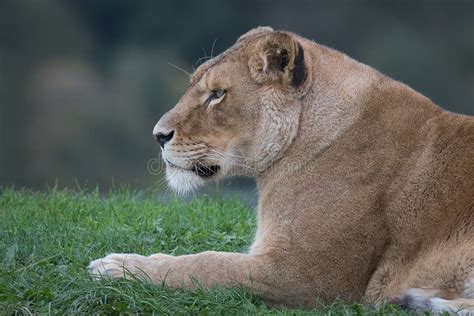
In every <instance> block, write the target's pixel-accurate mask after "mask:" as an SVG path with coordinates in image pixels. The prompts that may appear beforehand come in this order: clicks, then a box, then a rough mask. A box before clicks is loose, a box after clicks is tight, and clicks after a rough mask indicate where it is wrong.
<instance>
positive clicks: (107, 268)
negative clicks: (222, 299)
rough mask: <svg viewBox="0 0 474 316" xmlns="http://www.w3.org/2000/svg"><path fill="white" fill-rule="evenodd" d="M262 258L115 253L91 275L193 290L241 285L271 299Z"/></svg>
mask: <svg viewBox="0 0 474 316" xmlns="http://www.w3.org/2000/svg"><path fill="white" fill-rule="evenodd" d="M264 261H265V260H264V259H263V258H262V257H255V256H252V255H249V254H240V253H225V252H215V251H206V252H202V253H199V254H194V255H185V256H177V257H174V256H168V255H163V254H155V255H151V256H148V257H146V256H141V255H136V254H111V255H108V256H106V257H104V258H102V259H97V260H94V261H92V262H91V263H90V265H89V272H90V273H91V275H92V276H93V277H94V278H100V277H113V278H122V277H125V278H139V279H149V280H151V281H152V282H153V283H156V284H161V283H162V282H165V283H166V284H167V285H168V286H171V287H187V288H192V287H194V286H195V285H196V282H195V280H197V281H199V283H200V284H201V285H202V286H204V287H205V288H209V287H211V286H213V285H222V286H234V285H237V286H238V285H241V286H243V287H246V288H249V289H252V290H254V291H256V292H261V293H262V294H263V293H266V295H264V296H269V298H271V297H272V296H273V295H272V294H271V292H273V291H272V288H271V286H268V283H267V282H262V281H263V279H264V271H263V268H264V267H267V268H268V265H267V264H266V263H265V262H264Z"/></svg>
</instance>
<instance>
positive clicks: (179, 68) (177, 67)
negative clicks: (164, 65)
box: [168, 63, 192, 77]
mask: <svg viewBox="0 0 474 316" xmlns="http://www.w3.org/2000/svg"><path fill="white" fill-rule="evenodd" d="M168 65H170V66H171V67H174V68H176V69H178V70H181V71H182V72H183V73H185V74H186V75H188V76H189V77H191V76H192V75H191V73H189V72H187V71H186V70H184V69H183V68H181V67H179V66H177V65H175V64H173V63H168Z"/></svg>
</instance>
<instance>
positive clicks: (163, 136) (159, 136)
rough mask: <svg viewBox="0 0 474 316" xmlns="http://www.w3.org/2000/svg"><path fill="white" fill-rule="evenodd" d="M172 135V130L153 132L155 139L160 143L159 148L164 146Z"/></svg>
mask: <svg viewBox="0 0 474 316" xmlns="http://www.w3.org/2000/svg"><path fill="white" fill-rule="evenodd" d="M173 136H174V131H173V130H172V131H171V132H168V133H162V132H158V133H156V134H155V137H156V141H157V142H158V143H159V144H160V146H161V148H163V147H165V144H166V143H167V142H169V141H170V140H171V139H172V138H173Z"/></svg>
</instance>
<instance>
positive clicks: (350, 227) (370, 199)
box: [89, 27, 474, 313]
mask: <svg viewBox="0 0 474 316" xmlns="http://www.w3.org/2000/svg"><path fill="white" fill-rule="evenodd" d="M153 134H154V135H155V136H156V138H157V140H158V142H159V143H160V145H161V148H162V156H163V159H164V160H165V161H166V176H167V180H168V182H169V185H170V186H171V187H173V188H174V189H176V190H178V191H186V190H190V189H192V188H194V187H197V186H198V185H201V184H203V183H205V182H206V181H209V180H215V179H219V178H221V177H223V176H226V175H234V174H240V175H247V176H253V177H256V179H257V184H258V191H259V203H258V215H257V216H258V229H257V232H256V236H255V241H254V242H253V244H252V246H251V247H250V250H249V252H248V253H223V252H214V251H208V252H203V253H199V254H194V255H186V256H178V257H174V256H169V255H165V254H154V255H151V256H148V257H145V256H140V255H136V254H111V255H109V256H106V257H105V258H103V259H99V260H95V261H92V262H91V264H90V266H89V268H90V272H91V273H92V275H93V276H95V277H97V276H104V275H106V276H111V277H123V276H124V271H129V272H131V273H132V274H137V275H138V276H143V274H146V275H147V276H148V277H150V278H151V279H152V280H153V281H154V282H156V283H160V282H163V281H164V282H166V284H168V285H169V286H172V287H193V286H194V284H195V283H194V282H193V279H194V278H196V279H198V280H200V281H201V283H202V285H203V286H205V287H210V286H212V285H223V286H233V285H241V286H244V287H247V288H249V289H251V290H252V291H254V292H255V293H257V294H258V295H260V296H261V297H262V298H263V299H264V300H265V301H266V302H267V303H269V304H273V305H285V306H289V307H312V306H315V305H316V304H317V303H318V302H328V301H331V300H334V299H335V298H342V299H344V300H363V301H367V302H369V303H372V304H375V305H376V306H377V305H379V304H382V303H383V302H386V301H389V302H392V303H395V304H399V305H401V306H402V307H404V308H408V309H414V310H431V311H434V312H441V311H449V312H454V311H458V310H462V311H464V313H469V311H471V313H474V118H473V117H468V116H463V115H457V114H453V113H448V112H446V111H443V110H442V109H440V108H439V107H437V106H436V105H435V104H433V102H432V101H430V100H429V99H427V98H426V97H424V96H422V95H421V94H419V93H417V92H415V91H413V90H412V89H410V88H409V87H407V86H406V85H404V84H402V83H400V82H397V81H394V80H392V79H390V78H387V77H385V76H384V75H382V74H381V73H379V72H377V71H376V70H374V69H372V68H370V67H368V66H366V65H363V64H361V63H358V62H357V61H355V60H353V59H351V58H349V57H348V56H346V55H344V54H342V53H339V52H337V51H335V50H333V49H330V48H327V47H325V46H321V45H318V44H316V43H314V42H312V41H310V40H307V39H305V38H302V37H300V36H298V35H296V34H293V33H290V32H284V31H273V30H272V29H271V28H268V27H259V28H256V29H254V30H251V31H250V32H248V33H246V34H244V35H243V36H241V37H240V38H239V39H238V40H237V42H236V43H235V44H234V46H232V47H231V48H230V49H228V50H227V51H225V52H223V53H222V54H220V55H219V56H217V57H215V58H212V59H211V60H209V61H207V62H206V63H204V64H203V65H201V66H200V67H199V68H198V69H197V70H196V71H195V73H194V74H193V75H192V78H191V84H190V85H189V87H188V88H187V90H186V91H185V93H184V95H183V96H182V98H181V99H180V100H179V102H178V104H177V105H176V106H175V107H174V108H173V109H172V110H171V111H169V112H168V113H167V114H165V115H164V116H163V117H162V118H161V119H160V121H159V122H158V123H157V124H156V126H155V128H154V130H153ZM124 268H125V269H124Z"/></svg>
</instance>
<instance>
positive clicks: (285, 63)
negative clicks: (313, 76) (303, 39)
mask: <svg viewBox="0 0 474 316" xmlns="http://www.w3.org/2000/svg"><path fill="white" fill-rule="evenodd" d="M249 67H250V73H251V75H252V77H253V79H254V80H255V81H257V82H259V83H271V82H274V83H280V84H283V85H290V86H293V87H297V86H299V85H301V84H302V83H303V81H304V79H305V78H306V66H305V63H304V51H303V47H302V46H301V45H300V44H299V43H298V42H296V41H295V40H294V39H293V38H292V37H291V35H289V34H286V33H282V32H273V33H271V34H269V35H268V36H264V37H263V38H261V39H259V40H258V42H257V43H256V45H255V46H254V47H252V49H251V52H250V56H249Z"/></svg>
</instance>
